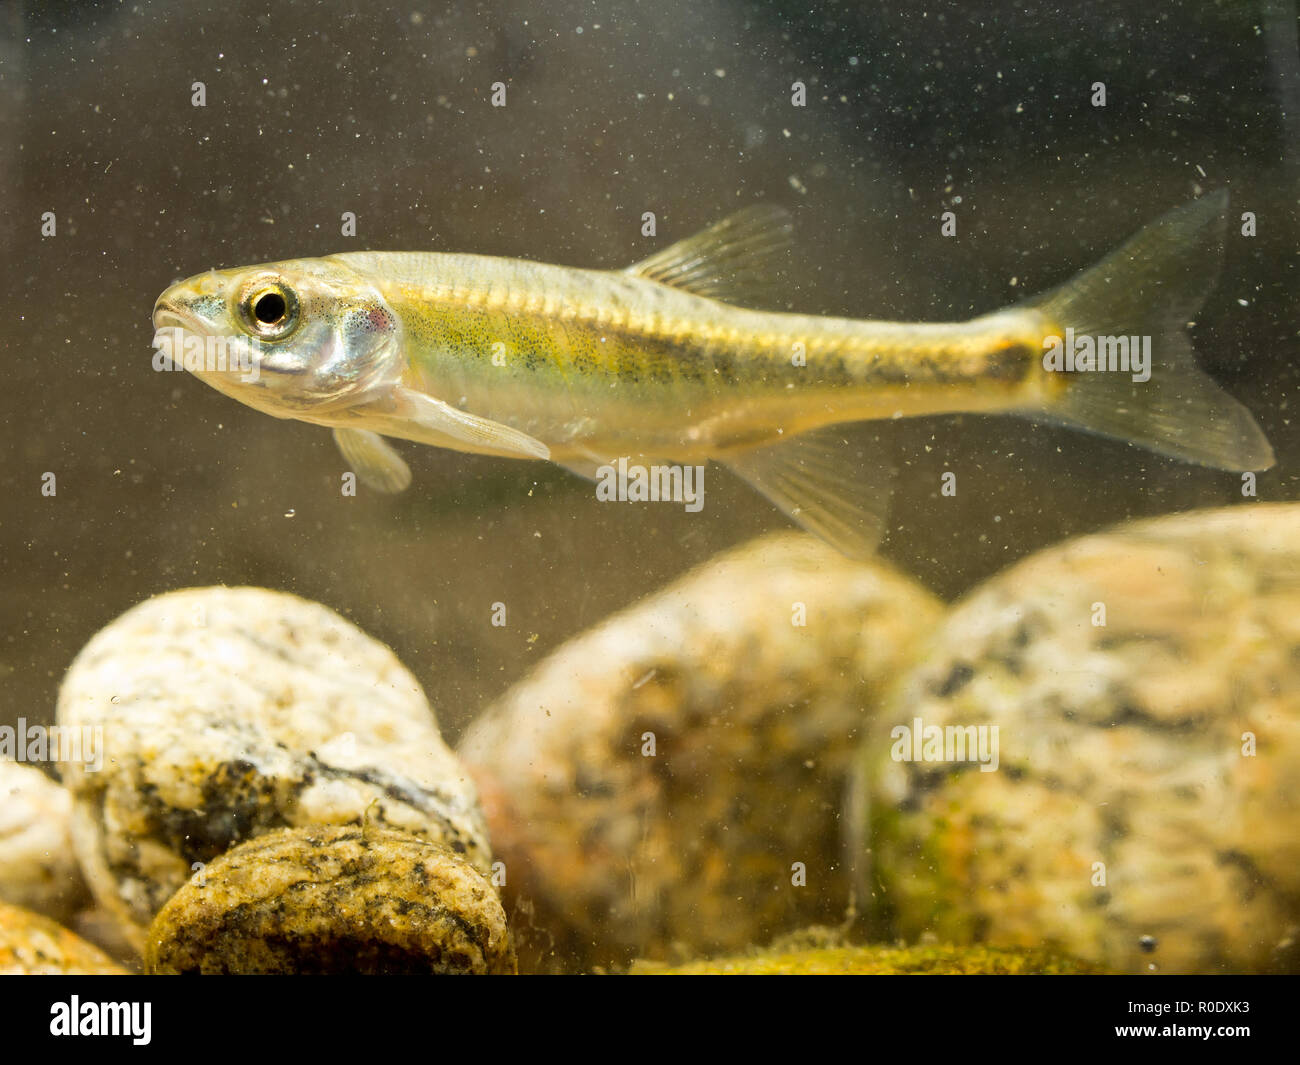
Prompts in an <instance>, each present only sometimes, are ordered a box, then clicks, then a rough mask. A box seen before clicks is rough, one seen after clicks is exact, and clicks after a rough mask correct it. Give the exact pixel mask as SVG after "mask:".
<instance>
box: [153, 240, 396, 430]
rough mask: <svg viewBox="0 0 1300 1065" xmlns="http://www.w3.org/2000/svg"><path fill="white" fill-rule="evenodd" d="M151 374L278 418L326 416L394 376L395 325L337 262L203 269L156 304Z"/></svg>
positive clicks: (370, 396)
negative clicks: (187, 375) (187, 380)
mask: <svg viewBox="0 0 1300 1065" xmlns="http://www.w3.org/2000/svg"><path fill="white" fill-rule="evenodd" d="M153 323H154V329H155V333H154V347H155V348H157V349H158V351H157V353H156V354H155V356H154V367H155V369H185V370H189V371H190V372H191V373H193V374H194V375H195V376H197V377H200V378H202V379H203V380H204V381H206V382H207V383H208V384H209V385H211V386H212V387H213V388H215V389H217V390H218V391H219V392H223V393H225V394H226V395H228V396H231V397H232V398H234V399H237V400H239V401H240V402H241V403H245V404H247V405H248V406H250V407H254V408H255V409H257V410H260V411H262V412H264V413H267V414H272V415H274V416H276V417H279V418H303V419H305V420H315V419H316V417H321V418H324V419H328V418H329V416H330V415H332V414H335V413H337V412H338V411H340V410H343V409H346V408H349V407H355V406H359V405H364V404H366V403H368V402H371V401H373V400H374V399H376V398H377V397H378V396H379V395H380V394H381V393H382V392H383V391H384V390H385V389H386V388H388V387H390V386H391V385H393V384H394V383H395V382H396V381H397V380H398V379H399V378H400V376H401V372H402V356H401V351H402V343H401V336H400V333H401V323H400V320H399V319H398V317H397V315H396V314H394V313H393V311H392V309H391V308H390V307H389V306H388V304H387V303H386V302H385V301H384V298H383V296H382V295H381V294H380V292H379V290H378V289H377V288H375V286H374V285H372V284H370V283H369V282H368V281H367V280H366V279H365V278H364V277H363V276H362V275H361V274H359V273H358V272H357V271H356V270H354V269H353V268H351V267H350V266H348V265H347V264H345V263H342V262H338V261H336V260H331V259H297V260H292V261H287V262H279V263H266V264H263V265H260V266H252V267H244V268H240V269H234V270H209V271H208V272H207V273H205V274H198V275H196V276H194V277H191V278H188V279H187V280H185V281H181V282H178V283H177V284H175V285H172V286H171V288H169V289H167V291H166V292H164V293H163V294H162V295H161V296H160V297H159V298H158V302H157V303H156V304H155V305H154V310H153Z"/></svg>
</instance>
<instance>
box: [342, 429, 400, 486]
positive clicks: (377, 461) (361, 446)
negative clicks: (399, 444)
mask: <svg viewBox="0 0 1300 1065" xmlns="http://www.w3.org/2000/svg"><path fill="white" fill-rule="evenodd" d="M334 443H336V444H338V446H339V451H340V452H342V454H343V459H344V461H345V462H346V463H347V464H348V465H349V466H350V467H351V468H352V472H353V473H355V474H356V475H357V480H359V481H360V482H361V483H362V484H364V485H365V486H366V487H367V488H373V489H374V490H375V491H376V492H383V493H384V494H386V495H392V494H393V493H396V492H401V491H404V490H405V489H406V488H407V487H408V486H409V485H410V483H411V468H410V467H409V466H408V465H407V464H406V460H405V459H403V458H402V456H401V455H399V454H398V453H397V452H396V451H394V450H393V448H392V445H390V444H389V443H388V441H387V440H385V439H384V438H383V437H382V436H380V435H379V434H378V433H372V432H370V430H368V429H335V430H334Z"/></svg>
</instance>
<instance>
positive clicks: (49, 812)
mask: <svg viewBox="0 0 1300 1065" xmlns="http://www.w3.org/2000/svg"><path fill="white" fill-rule="evenodd" d="M71 818H72V796H71V795H69V794H68V792H67V790H66V789H65V788H63V787H62V786H61V785H59V784H57V783H55V782H54V781H53V780H51V779H50V778H49V777H47V776H46V775H45V774H44V773H42V772H41V771H40V770H39V769H37V768H36V767H35V766H30V765H23V764H22V763H20V762H14V761H10V760H9V759H2V758H0V900H3V901H4V902H10V903H13V904H14V905H15V906H25V907H26V908H27V909H29V910H35V911H36V912H37V913H43V914H45V915H46V916H47V917H51V918H53V919H54V920H56V921H62V922H66V921H68V920H70V919H71V917H72V915H73V914H74V913H76V911H77V910H78V909H80V908H81V907H82V906H84V905H85V904H86V903H87V902H88V901H89V900H90V895H89V892H88V891H87V890H86V883H85V881H84V880H83V879H82V877H81V869H80V868H79V867H78V865H77V859H76V857H75V856H74V855H73V853H72V834H71V828H70V822H71Z"/></svg>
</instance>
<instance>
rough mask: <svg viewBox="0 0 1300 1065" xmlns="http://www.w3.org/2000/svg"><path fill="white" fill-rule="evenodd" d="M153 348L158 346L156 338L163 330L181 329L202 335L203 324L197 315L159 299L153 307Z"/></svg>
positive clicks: (164, 299)
mask: <svg viewBox="0 0 1300 1065" xmlns="http://www.w3.org/2000/svg"><path fill="white" fill-rule="evenodd" d="M153 328H154V338H153V339H154V346H155V347H157V345H158V336H159V334H160V333H162V331H163V330H164V329H183V330H185V332H187V333H197V334H199V335H200V336H201V335H202V334H203V323H202V322H201V321H200V320H199V317H198V315H196V314H193V313H191V312H190V311H187V310H185V308H183V307H181V306H179V305H177V304H175V303H172V302H171V301H170V300H168V299H166V298H163V299H160V300H159V301H158V302H157V303H155V304H154V307H153Z"/></svg>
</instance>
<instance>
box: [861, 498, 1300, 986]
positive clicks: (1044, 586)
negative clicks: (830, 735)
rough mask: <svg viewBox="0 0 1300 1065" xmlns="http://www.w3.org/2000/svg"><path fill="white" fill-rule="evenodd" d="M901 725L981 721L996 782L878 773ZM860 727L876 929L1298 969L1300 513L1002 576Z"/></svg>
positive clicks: (1152, 531)
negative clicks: (875, 718)
mask: <svg viewBox="0 0 1300 1065" xmlns="http://www.w3.org/2000/svg"><path fill="white" fill-rule="evenodd" d="M1102 621H1104V625H1103V624H1101V622H1102ZM917 719H919V720H920V721H921V722H922V728H923V730H924V729H926V728H929V727H930V726H940V727H942V728H947V727H949V726H957V727H966V726H976V727H981V726H994V727H996V728H997V730H998V731H997V736H998V748H999V750H998V768H997V770H996V771H995V772H982V771H979V770H977V769H976V767H975V766H974V765H972V764H970V763H969V762H967V763H961V762H956V761H953V762H934V761H901V760H895V757H894V756H895V755H903V754H907V753H909V752H910V750H911V747H910V743H908V742H905V741H906V737H905V736H903V735H902V734H901V733H895V734H894V735H890V734H889V732H890V730H891V728H895V727H898V728H901V727H903V726H907V727H908V728H909V729H911V731H912V732H914V731H915V728H914V725H913V723H914V722H915V721H916V720H917ZM879 721H880V727H881V731H879V732H878V733H877V734H876V735H875V736H874V737H872V738H871V739H870V741H869V742H868V743H867V745H866V746H865V747H864V751H863V755H862V760H861V774H860V776H859V782H858V788H857V792H858V794H862V795H866V794H870V796H871V797H872V800H873V801H871V802H870V803H869V804H864V805H863V806H861V807H859V808H858V809H857V810H856V811H855V812H854V820H855V821H856V822H857V823H858V824H860V825H867V824H870V826H871V828H870V831H871V832H872V833H873V836H872V845H873V848H874V855H873V863H872V873H873V877H874V880H875V882H878V883H879V884H881V885H882V886H883V888H884V891H883V896H882V897H883V899H884V901H885V903H886V905H887V907H888V909H889V910H892V912H893V925H892V932H893V933H894V934H900V935H903V936H905V937H909V938H910V937H912V936H914V935H915V934H917V933H919V932H921V931H928V932H932V933H933V934H935V935H937V936H938V937H939V938H941V939H944V940H952V941H955V942H958V943H968V942H972V941H982V942H986V943H989V944H993V945H999V946H1038V945H1042V944H1046V945H1050V946H1054V947H1056V948H1059V949H1061V950H1063V951H1065V952H1067V953H1069V954H1071V955H1074V956H1077V957H1081V958H1085V959H1091V960H1093V961H1095V962H1098V963H1100V964H1103V965H1105V966H1106V967H1107V968H1111V969H1115V970H1120V971H1131V972H1139V971H1151V970H1158V971H1164V972H1219V971H1228V972H1254V971H1261V970H1270V969H1291V970H1294V969H1295V968H1297V966H1298V965H1300V953H1298V951H1297V937H1296V929H1297V927H1298V926H1300V833H1297V832H1296V825H1297V823H1300V821H1298V816H1297V815H1298V814H1300V506H1297V505H1279V506H1266V505H1250V506H1240V507H1233V508H1231V509H1227V510H1215V511H1202V512H1197V513H1191V514H1185V515H1179V516H1175V517H1170V518H1162V519H1159V520H1155V521H1146V522H1142V523H1140V524H1136V525H1132V526H1127V527H1120V528H1117V529H1115V530H1113V531H1110V532H1106V533H1103V534H1101V535H1096V536H1088V537H1084V538H1082V539H1078V540H1073V541H1070V542H1068V543H1066V544H1063V545H1061V546H1059V547H1056V548H1052V549H1050V550H1048V551H1044V552H1042V553H1040V554H1038V555H1035V556H1033V557H1031V558H1029V559H1027V560H1025V561H1023V562H1021V563H1020V564H1018V565H1016V566H1013V567H1012V568H1011V569H1010V570H1008V571H1006V572H1005V573H1003V574H1001V575H1000V576H998V577H995V578H994V579H992V580H990V581H988V582H987V583H986V584H984V585H982V586H981V587H979V588H977V589H976V590H975V591H974V592H973V593H972V594H971V595H970V596H969V597H968V598H966V599H965V600H964V601H963V602H962V603H961V604H960V605H958V606H957V607H956V608H954V609H953V611H952V612H951V614H950V615H949V616H948V618H947V620H946V621H945V623H944V624H943V625H942V626H941V627H940V628H939V630H938V631H937V633H936V634H935V637H934V639H933V641H932V644H931V646H930V648H929V650H928V651H927V653H926V657H925V659H924V661H923V662H921V663H920V664H919V665H918V666H917V667H916V668H915V669H914V671H913V672H912V673H911V675H910V676H909V677H908V678H907V679H906V680H905V681H904V683H903V684H902V685H901V686H900V688H899V689H898V691H897V694H896V697H895V698H894V699H893V700H892V705H891V707H890V709H889V711H888V712H887V713H885V714H882V715H881V716H880V718H879ZM953 735H954V737H955V736H956V734H955V733H954V734H953ZM968 735H973V734H968ZM993 735H994V734H993V733H992V732H986V733H985V736H986V737H987V738H990V739H991V737H992V736H993ZM899 744H901V745H899ZM896 745H898V746H897V749H893V750H891V748H895V747H896ZM922 753H924V752H922ZM956 753H957V752H956V751H955V750H954V754H956ZM864 831H866V829H864ZM885 916H888V914H886V915H885Z"/></svg>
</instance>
